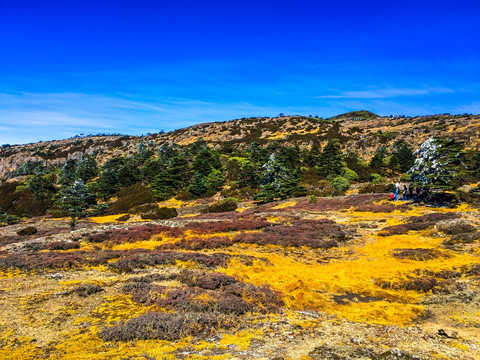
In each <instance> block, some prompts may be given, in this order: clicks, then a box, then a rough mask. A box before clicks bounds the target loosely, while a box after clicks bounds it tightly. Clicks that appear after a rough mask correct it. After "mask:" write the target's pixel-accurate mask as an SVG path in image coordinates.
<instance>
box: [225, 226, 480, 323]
mask: <svg viewBox="0 0 480 360" xmlns="http://www.w3.org/2000/svg"><path fill="white" fill-rule="evenodd" d="M440 242H441V239H439V238H435V239H433V238H429V237H425V236H422V235H418V234H415V235H397V236H389V237H379V236H378V237H377V236H375V237H371V238H370V241H369V242H368V243H367V244H366V245H364V246H360V247H356V248H354V250H355V251H354V255H353V256H351V257H350V258H346V259H344V260H343V259H342V260H332V261H330V263H328V264H319V263H316V262H307V261H306V260H307V256H305V257H304V258H305V259H304V260H305V261H303V260H296V259H294V258H293V257H292V256H283V255H277V254H262V257H265V258H267V259H268V260H269V261H270V263H271V264H266V263H265V262H264V261H254V264H253V265H252V266H248V265H245V264H244V263H243V262H242V261H240V260H237V259H233V260H231V261H230V263H229V265H228V267H227V268H225V269H222V271H223V272H225V273H226V274H228V275H232V276H237V277H240V278H241V279H242V280H244V281H247V282H251V283H253V284H254V285H262V284H268V285H270V286H271V287H272V288H273V289H276V290H278V291H281V292H282V293H283V294H284V295H285V298H284V301H285V303H286V305H287V307H289V308H292V309H298V310H304V309H313V310H323V311H327V312H329V313H333V314H336V315H338V316H340V317H342V318H346V319H349V320H353V321H364V322H371V323H379V324H396V325H407V324H409V323H410V322H411V321H412V320H413V319H415V318H416V317H417V316H419V315H420V314H421V313H422V311H423V309H424V308H423V306H421V305H419V303H420V300H421V299H422V298H423V297H424V296H425V295H424V294H422V293H418V292H416V291H412V290H394V289H383V288H381V287H379V286H377V285H375V281H376V280H384V281H385V280H386V281H401V280H405V279H407V278H408V277H409V276H416V275H414V274H415V271H417V270H428V271H430V272H438V271H442V270H451V269H452V268H454V267H455V268H460V267H462V266H468V265H470V264H472V263H477V262H478V259H477V258H476V257H474V256H472V255H470V254H456V253H453V252H452V253H449V254H448V255H450V256H449V257H440V258H436V259H432V260H428V261H416V260H408V259H397V258H394V257H392V256H391V252H392V250H393V249H396V248H419V247H422V248H434V247H437V246H438V245H439V243H440ZM238 250H239V253H242V254H248V255H254V254H255V253H257V254H258V252H256V251H255V249H254V248H250V249H249V248H247V247H238ZM335 251H336V252H337V253H338V251H339V249H336V250H335ZM335 294H338V295H342V294H343V295H345V294H356V295H358V296H359V297H360V298H361V299H362V298H363V299H365V298H366V300H365V301H364V302H362V301H359V302H354V301H352V302H347V303H346V304H345V305H342V304H337V303H335V301H334V297H333V296H331V295H335Z"/></svg>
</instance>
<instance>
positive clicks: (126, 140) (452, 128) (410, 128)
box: [0, 110, 480, 178]
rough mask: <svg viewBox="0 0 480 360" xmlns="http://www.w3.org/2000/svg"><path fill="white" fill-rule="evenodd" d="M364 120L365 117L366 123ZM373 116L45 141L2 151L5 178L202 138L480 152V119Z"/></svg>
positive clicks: (0, 173) (364, 153) (364, 151)
mask: <svg viewBox="0 0 480 360" xmlns="http://www.w3.org/2000/svg"><path fill="white" fill-rule="evenodd" d="M362 116H363V117H362ZM373 116H376V114H373V113H371V112H368V111H364V110H362V111H357V112H349V113H345V114H341V115H337V116H335V117H332V118H329V119H322V118H316V117H309V116H300V115H289V116H278V117H273V118H269V117H252V118H241V119H234V120H227V121H222V122H209V123H202V124H196V125H193V126H190V127H186V128H182V129H178V130H174V131H171V132H168V133H155V134H147V135H145V136H133V135H105V136H87V137H78V138H70V139H63V140H51V141H42V142H38V143H29V144H22V145H11V146H10V145H3V146H2V147H1V148H0V178H9V177H11V173H12V171H13V170H15V169H16V168H18V167H19V166H21V165H22V164H24V163H26V162H28V161H44V162H46V163H49V164H53V165H58V164H62V163H64V162H65V161H66V160H67V159H69V158H74V159H76V158H80V157H81V156H84V155H94V156H95V157H96V158H97V161H99V163H102V162H105V161H106V160H107V159H108V158H110V157H112V156H119V155H125V156H129V155H131V154H133V153H134V152H135V151H136V149H137V146H138V144H139V143H144V144H147V145H148V146H150V147H156V146H160V145H162V144H165V143H175V144H178V145H181V146H186V145H190V144H192V143H194V142H195V141H196V140H198V139H199V138H202V139H203V140H205V141H207V142H208V143H209V145H211V146H213V147H219V146H223V145H225V144H227V143H231V144H232V145H236V146H240V147H242V146H248V145H249V144H251V143H252V142H258V143H259V144H260V145H266V144H268V143H270V142H272V141H277V142H280V143H282V144H286V145H291V146H294V145H298V146H300V147H310V146H311V145H313V144H317V145H319V146H324V145H325V144H326V143H327V142H328V140H331V139H339V140H340V144H341V147H342V150H344V151H347V150H348V151H355V152H357V153H359V155H361V157H363V158H365V159H369V158H371V157H372V156H373V154H374V152H375V150H376V149H377V148H378V146H380V145H385V146H389V145H392V144H393V142H395V141H396V140H399V139H403V140H405V141H406V142H407V143H408V144H409V145H411V146H412V147H414V148H418V147H419V145H420V144H421V143H422V142H423V141H425V140H426V139H428V138H429V137H431V136H439V137H448V138H453V139H455V140H459V141H463V142H464V143H465V148H466V149H471V150H478V149H479V148H480V134H479V129H480V115H467V114H464V115H448V114H442V115H430V116H418V117H395V118H393V117H392V118H390V117H380V116H376V117H373Z"/></svg>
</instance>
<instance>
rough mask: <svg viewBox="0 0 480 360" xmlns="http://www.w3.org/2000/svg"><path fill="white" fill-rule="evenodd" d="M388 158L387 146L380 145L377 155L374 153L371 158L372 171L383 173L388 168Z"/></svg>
mask: <svg viewBox="0 0 480 360" xmlns="http://www.w3.org/2000/svg"><path fill="white" fill-rule="evenodd" d="M386 158H387V149H386V148H385V146H380V147H379V148H378V149H377V151H376V152H375V155H373V158H372V160H370V164H369V166H370V168H371V169H372V172H374V173H377V174H381V175H383V174H384V173H385V168H386V161H387V160H386Z"/></svg>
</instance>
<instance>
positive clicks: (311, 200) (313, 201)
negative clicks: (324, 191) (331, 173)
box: [308, 195, 318, 204]
mask: <svg viewBox="0 0 480 360" xmlns="http://www.w3.org/2000/svg"><path fill="white" fill-rule="evenodd" d="M317 202H318V197H317V196H315V195H310V197H309V198H308V203H309V204H316V203H317Z"/></svg>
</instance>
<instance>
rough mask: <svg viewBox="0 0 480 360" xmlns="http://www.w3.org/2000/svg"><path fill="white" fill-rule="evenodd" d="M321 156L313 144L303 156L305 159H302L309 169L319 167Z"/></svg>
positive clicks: (318, 149)
mask: <svg viewBox="0 0 480 360" xmlns="http://www.w3.org/2000/svg"><path fill="white" fill-rule="evenodd" d="M321 156H322V152H321V151H320V148H319V147H318V146H317V145H316V144H314V145H313V146H312V147H311V148H310V150H309V151H308V152H307V154H306V156H305V159H304V162H305V165H307V166H310V167H315V166H318V165H320V158H321Z"/></svg>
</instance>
